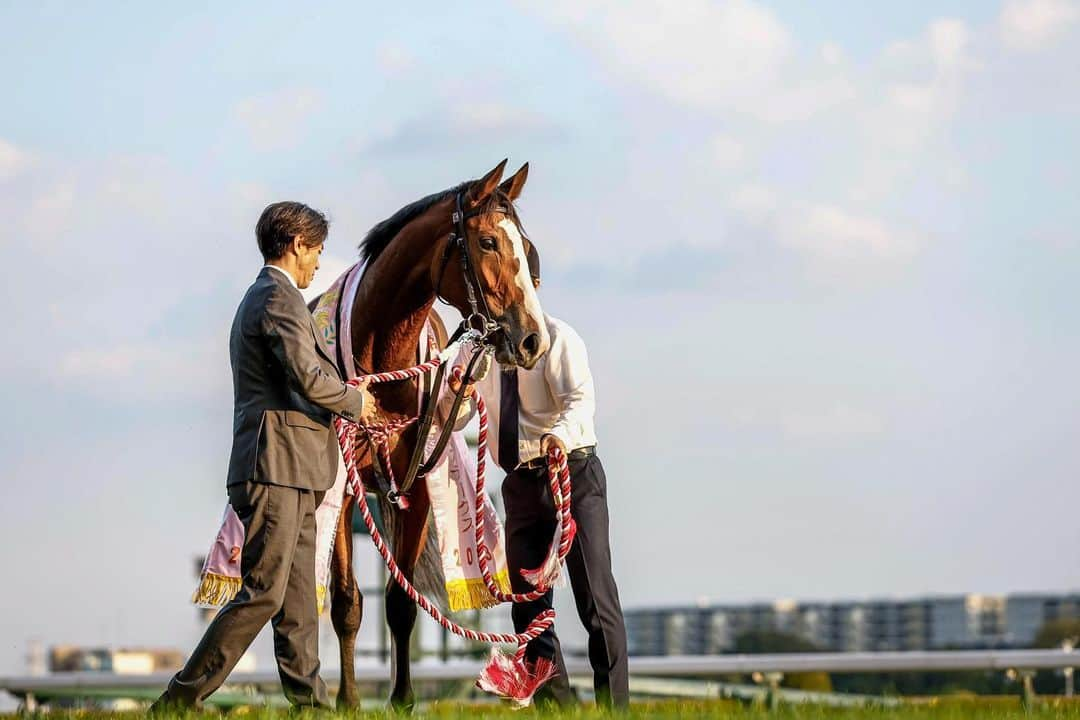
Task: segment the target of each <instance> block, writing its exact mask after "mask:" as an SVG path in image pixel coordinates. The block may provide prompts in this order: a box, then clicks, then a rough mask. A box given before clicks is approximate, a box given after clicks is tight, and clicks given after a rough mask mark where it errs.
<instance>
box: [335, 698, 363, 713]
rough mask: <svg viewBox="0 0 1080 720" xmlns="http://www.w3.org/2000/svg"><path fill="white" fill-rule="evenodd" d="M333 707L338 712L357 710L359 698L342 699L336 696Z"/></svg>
mask: <svg viewBox="0 0 1080 720" xmlns="http://www.w3.org/2000/svg"><path fill="white" fill-rule="evenodd" d="M334 706H335V707H336V708H337V711H338V712H344V711H346V710H357V709H359V707H360V698H357V697H342V696H340V695H339V696H338V698H337V700H335V701H334Z"/></svg>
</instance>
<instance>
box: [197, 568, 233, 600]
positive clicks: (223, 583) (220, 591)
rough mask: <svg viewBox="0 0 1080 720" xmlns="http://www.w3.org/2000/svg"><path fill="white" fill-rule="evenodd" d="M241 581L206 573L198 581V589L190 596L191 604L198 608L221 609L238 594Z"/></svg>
mask: <svg viewBox="0 0 1080 720" xmlns="http://www.w3.org/2000/svg"><path fill="white" fill-rule="evenodd" d="M241 584H242V581H241V580H240V578H238V577H226V576H225V575H218V574H217V573H212V572H206V573H203V574H202V578H200V580H199V587H197V588H195V594H193V595H192V596H191V602H193V603H195V604H196V605H199V606H200V607H222V606H224V605H225V604H227V603H228V602H229V601H230V600H232V599H233V598H234V597H236V593H238V592H240V585H241Z"/></svg>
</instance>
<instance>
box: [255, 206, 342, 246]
mask: <svg viewBox="0 0 1080 720" xmlns="http://www.w3.org/2000/svg"><path fill="white" fill-rule="evenodd" d="M329 225H330V224H329V223H328V222H327V220H326V216H325V215H323V214H322V213H321V212H319V211H318V210H313V209H312V208H309V207H308V206H307V205H305V204H304V203H298V202H279V203H274V204H272V205H267V206H266V209H265V210H263V211H262V215H260V216H259V222H257V223H256V224H255V239H256V240H258V241H259V252H261V253H262V256H263V260H277V259H278V258H279V257H281V256H282V255H284V254H285V248H287V247H288V246H289V244H290V243H292V240H293V237H295V236H296V235H299V236H300V238H301V242H303V243H304V244H305V245H307V246H308V247H315V246H316V245H322V244H323V243H324V242H326V233H327V230H328V228H329Z"/></svg>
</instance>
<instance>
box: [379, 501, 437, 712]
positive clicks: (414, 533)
mask: <svg viewBox="0 0 1080 720" xmlns="http://www.w3.org/2000/svg"><path fill="white" fill-rule="evenodd" d="M409 501H410V503H411V505H410V507H409V509H408V510H406V511H404V512H399V515H398V518H397V520H398V523H397V528H396V532H395V533H394V555H395V557H396V559H397V563H398V567H400V568H401V572H402V573H403V574H404V575H405V577H406V578H407V579H408V580H409V581H410V582H412V581H413V570H414V569H415V568H416V563H417V560H419V558H420V553H421V552H423V549H424V543H425V541H426V540H427V524H428V506H429V500H428V497H427V492H426V491H425V492H415V493H414V494H413V495H411V496H410V498H409ZM416 612H417V610H416V603H414V602H413V601H412V598H410V597H409V596H408V595H407V594H406V593H405V591H404V590H402V589H401V587H400V586H399V585H398V584H397V582H395V581H394V578H393V577H391V578H390V580H389V581H388V582H387V586H386V624H387V625H389V627H390V636H391V638H392V640H393V652H392V653H391V658H392V659H393V666H392V669H391V674H392V676H393V681H394V688H393V690H392V691H391V693H390V706H391V707H392V708H393V709H395V710H398V711H403V712H412V710H413V707H414V705H415V704H416V697H415V695H414V694H413V689H412V677H411V674H410V672H409V640H410V638H411V636H412V631H413V625H415V624H416Z"/></svg>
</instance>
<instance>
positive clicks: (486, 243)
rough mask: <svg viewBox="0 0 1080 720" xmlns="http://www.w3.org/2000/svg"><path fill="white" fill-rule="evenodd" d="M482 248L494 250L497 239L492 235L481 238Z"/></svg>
mask: <svg viewBox="0 0 1080 720" xmlns="http://www.w3.org/2000/svg"><path fill="white" fill-rule="evenodd" d="M480 247H481V248H483V249H484V250H494V249H495V238H493V237H491V236H490V235H484V236H483V237H481V238H480Z"/></svg>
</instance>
